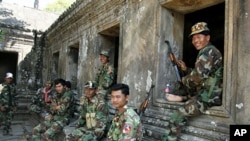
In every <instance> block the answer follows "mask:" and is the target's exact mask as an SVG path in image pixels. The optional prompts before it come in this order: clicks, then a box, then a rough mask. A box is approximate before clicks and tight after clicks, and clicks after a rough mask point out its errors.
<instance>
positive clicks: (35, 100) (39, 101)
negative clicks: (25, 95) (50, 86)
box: [31, 88, 52, 107]
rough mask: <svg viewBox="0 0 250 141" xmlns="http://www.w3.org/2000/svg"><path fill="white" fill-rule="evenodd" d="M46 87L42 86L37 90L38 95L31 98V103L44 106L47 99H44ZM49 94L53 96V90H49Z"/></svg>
mask: <svg viewBox="0 0 250 141" xmlns="http://www.w3.org/2000/svg"><path fill="white" fill-rule="evenodd" d="M44 91H45V89H44V88H40V89H38V90H37V92H36V95H34V96H33V97H32V99H31V105H37V106H40V107H44V106H45V101H44V99H45V98H44ZM48 96H50V97H51V96H52V90H49V91H48Z"/></svg>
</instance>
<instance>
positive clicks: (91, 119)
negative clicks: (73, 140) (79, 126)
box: [86, 113, 97, 129]
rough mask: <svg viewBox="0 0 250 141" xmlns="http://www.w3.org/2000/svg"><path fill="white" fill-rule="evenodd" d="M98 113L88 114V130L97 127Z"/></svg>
mask: <svg viewBox="0 0 250 141" xmlns="http://www.w3.org/2000/svg"><path fill="white" fill-rule="evenodd" d="M96 124H97V122H96V113H87V114H86V125H87V128H88V129H91V128H94V127H96Z"/></svg>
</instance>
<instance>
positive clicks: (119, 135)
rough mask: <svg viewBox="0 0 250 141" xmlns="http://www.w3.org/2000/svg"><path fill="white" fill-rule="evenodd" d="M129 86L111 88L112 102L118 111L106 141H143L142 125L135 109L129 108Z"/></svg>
mask: <svg viewBox="0 0 250 141" xmlns="http://www.w3.org/2000/svg"><path fill="white" fill-rule="evenodd" d="M128 100H129V86H128V85H126V84H122V83H118V84H115V85H114V86H112V87H111V102H112V104H113V106H114V107H115V108H116V109H117V113H116V115H115V116H114V118H113V120H112V124H111V126H110V128H109V131H108V134H107V139H106V141H121V140H122V141H132V140H133V141H141V139H142V124H141V121H140V117H139V115H138V114H137V113H136V112H135V111H134V109H132V108H129V107H128V106H127V104H128Z"/></svg>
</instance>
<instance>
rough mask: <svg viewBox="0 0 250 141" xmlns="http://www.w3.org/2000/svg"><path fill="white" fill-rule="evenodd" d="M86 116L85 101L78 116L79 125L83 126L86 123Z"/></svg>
mask: <svg viewBox="0 0 250 141" xmlns="http://www.w3.org/2000/svg"><path fill="white" fill-rule="evenodd" d="M85 116H86V107H85V106H84V103H82V104H81V107H80V116H79V118H78V122H77V127H81V126H84V125H85V124H86V118H85Z"/></svg>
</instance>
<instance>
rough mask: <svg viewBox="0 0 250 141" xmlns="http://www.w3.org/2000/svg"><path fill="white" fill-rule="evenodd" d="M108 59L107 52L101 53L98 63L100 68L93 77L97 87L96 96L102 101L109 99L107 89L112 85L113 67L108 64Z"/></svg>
mask: <svg viewBox="0 0 250 141" xmlns="http://www.w3.org/2000/svg"><path fill="white" fill-rule="evenodd" d="M109 57H110V54H109V51H107V50H102V51H101V53H100V61H101V63H102V66H101V67H100V68H99V70H98V73H97V74H96V77H95V82H96V83H97V85H98V90H97V96H98V98H99V99H100V100H102V101H104V100H105V97H109V95H107V93H109V88H110V87H111V85H112V84H113V83H114V75H115V72H114V68H113V66H112V65H111V64H110V63H109ZM107 99H108V98H107Z"/></svg>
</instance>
